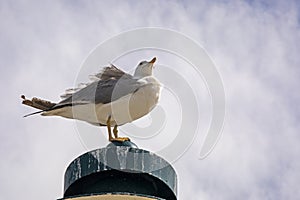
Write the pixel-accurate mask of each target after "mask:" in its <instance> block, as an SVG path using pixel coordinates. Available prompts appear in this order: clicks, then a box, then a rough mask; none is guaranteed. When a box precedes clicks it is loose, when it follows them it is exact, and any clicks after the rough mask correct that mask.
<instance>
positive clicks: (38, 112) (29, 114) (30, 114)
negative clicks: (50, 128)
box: [23, 110, 44, 118]
mask: <svg viewBox="0 0 300 200" xmlns="http://www.w3.org/2000/svg"><path fill="white" fill-rule="evenodd" d="M42 112H44V110H40V111H37V112H34V113H29V114H27V115H24V116H23V117H24V118H25V117H29V116H31V115H35V114H39V113H42Z"/></svg>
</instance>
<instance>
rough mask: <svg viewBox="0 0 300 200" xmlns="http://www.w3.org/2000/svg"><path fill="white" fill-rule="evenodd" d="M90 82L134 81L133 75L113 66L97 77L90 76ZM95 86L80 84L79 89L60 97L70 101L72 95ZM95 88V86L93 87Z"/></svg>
mask: <svg viewBox="0 0 300 200" xmlns="http://www.w3.org/2000/svg"><path fill="white" fill-rule="evenodd" d="M89 78H90V80H91V81H92V82H98V81H100V80H109V79H120V78H123V79H132V78H133V77H132V75H130V74H127V73H125V72H124V71H122V70H120V69H119V68H117V67H116V66H114V65H113V64H111V65H110V66H108V67H104V68H103V70H102V71H101V72H100V73H97V74H95V75H90V76H89ZM90 84H93V83H80V84H79V85H78V86H77V88H70V89H67V90H66V91H65V94H63V95H61V96H60V97H61V98H63V99H68V98H70V97H72V95H73V94H74V93H76V92H78V91H79V90H81V89H83V88H85V87H87V86H88V85H90ZM91 87H95V86H91Z"/></svg>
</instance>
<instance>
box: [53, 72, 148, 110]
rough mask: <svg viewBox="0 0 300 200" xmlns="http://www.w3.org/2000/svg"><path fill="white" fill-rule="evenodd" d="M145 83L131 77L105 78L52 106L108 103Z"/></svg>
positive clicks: (134, 90)
mask: <svg viewBox="0 0 300 200" xmlns="http://www.w3.org/2000/svg"><path fill="white" fill-rule="evenodd" d="M144 85H145V83H144V82H141V81H139V80H138V79H134V78H131V77H127V76H126V77H122V78H119V79H114V78H111V79H105V80H99V81H96V82H93V83H91V84H89V85H87V86H86V87H85V88H82V89H81V90H79V91H77V92H75V93H74V94H72V95H71V96H69V97H68V98H66V99H64V100H62V101H61V102H59V103H58V104H57V105H56V106H54V107H53V108H54V109H55V108H59V107H64V106H69V105H74V104H87V103H96V104H98V103H103V104H105V103H109V102H112V101H115V100H117V99H119V98H121V97H123V96H126V95H128V94H131V93H134V92H136V91H137V90H138V89H139V88H141V87H143V86H144Z"/></svg>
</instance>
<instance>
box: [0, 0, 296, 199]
mask: <svg viewBox="0 0 300 200" xmlns="http://www.w3.org/2000/svg"><path fill="white" fill-rule="evenodd" d="M0 17H1V22H0V23H1V26H0V27H1V31H0V41H1V46H0V58H1V68H0V70H1V71H0V74H1V79H0V81H1V84H0V87H1V91H2V96H1V99H2V100H1V114H0V121H1V134H0V156H1V165H0V180H1V181H0V199H8V200H10V199H20V198H21V197H23V198H25V199H32V200H37V199H45V200H48V199H49V200H53V199H57V198H60V197H62V195H63V194H62V193H63V191H62V190H63V174H64V171H65V169H66V167H67V165H68V164H69V163H70V161H72V160H73V159H74V158H75V157H77V156H78V155H80V154H82V153H84V152H86V150H87V149H86V148H85V147H84V146H83V145H82V141H81V139H80V137H79V136H78V133H77V128H76V126H75V125H74V122H72V121H71V120H62V119H60V118H48V119H46V118H43V119H42V118H41V117H39V116H35V117H31V118H27V119H24V118H22V116H23V115H24V114H27V113H28V112H31V111H32V109H30V108H26V107H24V106H22V105H21V104H20V102H21V100H20V95H21V94H26V96H28V97H32V96H39V97H44V98H45V99H49V100H52V101H58V100H59V95H60V94H62V93H63V91H64V89H66V88H69V87H71V86H73V84H74V82H75V78H76V77H77V75H78V72H79V70H80V65H81V63H82V62H83V60H84V59H85V58H86V57H87V56H88V54H89V52H90V51H91V50H92V49H94V48H95V47H96V45H98V44H99V43H101V42H103V41H105V40H106V39H108V38H110V37H112V36H113V35H116V34H119V33H120V32H122V31H127V30H130V29H134V28H138V27H149V26H152V27H153V26H154V27H161V28H169V29H173V30H176V31H179V32H181V33H183V34H185V35H187V36H189V37H191V38H193V39H194V40H195V41H197V42H198V43H199V44H201V45H202V46H203V47H204V48H205V49H206V50H207V52H208V54H209V55H210V56H211V57H212V59H213V60H214V62H215V63H216V66H217V69H218V70H219V73H220V74H221V76H222V79H223V82H224V87H225V92H226V98H227V105H226V109H227V115H226V122H225V125H224V129H223V135H222V138H221V139H220V141H219V143H218V144H217V146H216V148H215V149H214V151H213V152H212V153H211V154H210V155H209V156H208V157H207V158H206V159H204V160H199V159H198V156H197V155H198V154H199V152H200V146H201V144H202V142H203V141H202V139H203V136H201V133H199V136H197V137H196V138H195V141H193V144H192V146H191V147H190V148H189V149H188V151H187V152H185V154H184V155H183V156H182V157H181V158H180V159H179V160H177V161H176V162H175V163H173V165H174V167H175V169H176V171H177V173H178V177H179V199H208V200H210V199H297V198H300V191H299V189H298V188H299V180H300V170H299V169H300V162H299V153H300V146H299V142H300V134H299V123H297V122H298V121H299V117H300V115H299V113H300V107H299V101H300V95H299V88H298V87H299V86H300V84H299V82H300V80H299V76H300V69H299V64H300V58H299V55H298V54H299V52H300V51H299V50H300V49H299V48H300V45H299V41H300V40H299V39H300V35H299V33H300V32H299V31H300V28H299V5H297V2H296V1H284V0H282V1H270V3H265V1H221V0H220V1H213V2H212V1H199V2H195V1H174V2H171V1H152V2H146V1H139V2H135V1H109V2H107V3H103V2H101V1H36V2H35V1H30V2H28V1H1V2H0ZM162 57H163V56H162ZM167 58H168V57H167V56H166V57H165V60H166V59H167ZM127 62H128V63H126V66H125V67H124V69H127V70H129V69H130V67H132V66H134V65H135V64H136V63H137V62H138V61H136V60H132V61H127ZM91 73H94V71H91ZM207 121H208V120H207ZM204 128H205V126H204ZM93 129H94V128H93ZM103 132H105V131H103ZM99 135H100V131H99ZM99 138H101V137H100V136H99ZM102 139H105V137H104V136H102ZM164 141H165V142H168V141H167V140H166V139H165V140H164ZM135 142H136V143H138V144H143V145H139V146H140V147H143V148H146V149H149V150H152V151H157V149H156V147H155V144H154V143H153V148H152V149H151V143H149V144H148V145H147V142H143V141H139V140H135ZM105 144H106V142H105V141H103V143H101V146H104V145H105Z"/></svg>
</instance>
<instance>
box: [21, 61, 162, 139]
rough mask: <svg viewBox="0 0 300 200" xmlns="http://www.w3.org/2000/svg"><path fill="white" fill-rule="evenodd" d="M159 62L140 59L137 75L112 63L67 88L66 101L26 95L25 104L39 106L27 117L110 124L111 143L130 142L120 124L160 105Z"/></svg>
mask: <svg viewBox="0 0 300 200" xmlns="http://www.w3.org/2000/svg"><path fill="white" fill-rule="evenodd" d="M155 61H156V57H154V58H153V59H152V60H151V61H149V62H148V61H142V62H140V63H139V64H138V66H137V67H136V69H135V72H134V74H133V75H130V74H128V73H125V72H124V71H122V70H120V69H119V68H117V67H116V66H114V65H113V64H111V65H110V66H109V67H105V68H104V69H103V70H102V71H101V72H100V73H98V74H96V75H93V76H90V79H91V80H93V81H92V82H90V83H85V84H80V85H79V87H78V88H74V89H68V90H66V93H65V94H64V95H62V96H61V97H62V98H63V99H62V101H60V102H58V103H53V102H50V101H47V100H42V99H39V98H36V97H33V98H32V99H31V100H29V99H26V97H25V96H24V95H22V96H21V98H22V99H23V101H22V103H23V104H25V105H27V106H30V107H34V108H37V109H39V111H38V112H34V113H30V114H28V115H25V116H24V117H27V116H31V115H34V114H41V115H42V116H61V117H64V118H69V119H77V120H81V121H85V122H88V123H90V124H93V125H98V126H107V130H108V140H109V141H110V142H112V141H118V142H124V141H130V139H129V138H127V137H119V136H118V126H120V125H123V124H126V123H130V122H132V121H134V120H136V119H139V118H141V117H143V116H145V115H147V114H148V113H149V112H150V111H151V110H152V109H153V108H154V107H155V106H156V105H157V103H158V100H159V96H160V91H161V84H160V82H159V81H158V80H157V79H156V78H155V77H154V76H153V75H152V71H153V67H154V63H155ZM112 127H113V132H112V131H111V128H112ZM112 133H113V134H112ZM113 136H114V137H113Z"/></svg>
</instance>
